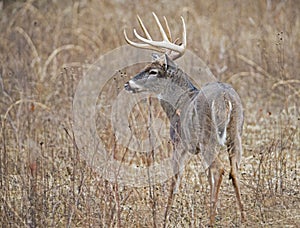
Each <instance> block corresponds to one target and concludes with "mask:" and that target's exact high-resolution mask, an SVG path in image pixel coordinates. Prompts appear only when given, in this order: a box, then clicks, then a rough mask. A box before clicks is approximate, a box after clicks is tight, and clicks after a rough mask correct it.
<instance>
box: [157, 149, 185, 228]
mask: <svg viewBox="0 0 300 228" xmlns="http://www.w3.org/2000/svg"><path fill="white" fill-rule="evenodd" d="M186 158H187V152H185V151H182V150H174V151H173V154H172V166H173V172H174V177H173V178H172V183H171V189H170V194H169V197H168V202H167V207H166V210H165V215H164V226H163V227H165V226H166V220H167V216H168V212H169V209H170V207H171V205H172V203H173V199H174V194H176V193H177V192H178V190H179V186H180V182H181V178H182V174H183V170H184V165H185V160H186Z"/></svg>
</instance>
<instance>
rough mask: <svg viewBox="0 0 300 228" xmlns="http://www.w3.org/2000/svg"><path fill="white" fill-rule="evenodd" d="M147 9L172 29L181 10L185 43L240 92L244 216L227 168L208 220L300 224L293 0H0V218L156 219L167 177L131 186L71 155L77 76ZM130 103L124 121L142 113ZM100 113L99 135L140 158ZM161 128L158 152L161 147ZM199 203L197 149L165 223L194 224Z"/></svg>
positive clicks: (153, 223)
mask: <svg viewBox="0 0 300 228" xmlns="http://www.w3.org/2000/svg"><path fill="white" fill-rule="evenodd" d="M152 11H153V12H156V13H157V15H159V17H162V16H163V15H165V16H166V17H167V18H169V23H170V27H171V30H173V31H174V32H173V34H180V29H181V26H178V25H177V24H176V23H178V22H180V16H181V15H182V16H183V17H184V18H185V21H186V25H187V33H188V49H189V50H191V51H193V52H194V53H195V54H196V55H198V56H199V57H200V58H201V59H202V60H203V61H204V62H205V63H206V64H207V65H208V66H209V68H210V69H211V71H212V72H213V74H214V75H215V76H216V78H218V80H220V81H224V82H228V83H231V84H232V85H233V87H234V88H235V89H236V90H237V92H238V93H239V94H240V96H241V98H242V101H243V105H244V109H245V125H244V132H243V148H244V155H243V159H242V162H241V167H240V173H241V175H240V179H241V190H242V198H243V200H244V203H245V210H246V214H247V222H246V223H245V224H241V222H240V216H239V213H238V211H237V206H236V201H235V197H234V190H233V188H232V186H231V183H230V181H229V180H228V178H227V177H228V175H229V170H228V169H227V170H226V172H225V178H224V183H223V185H222V187H221V193H220V209H219V210H218V220H217V223H216V227H241V226H245V227H299V226H300V190H299V189H300V129H299V126H300V102H299V100H300V75H299V69H300V56H299V49H300V2H299V1H297V0H296V1H291V0H286V1H283V0H281V1H279V0H277V1H271V0H265V1H263V0H261V1H250V0H249V1H233V0H232V1H229V0H228V1H205V0H201V1H188V0H182V1H173V2H172V3H170V2H168V1H161V2H160V1H154V2H153V3H150V2H149V1H125V0H124V1H122V0H116V1H94V0H83V1H76V0H74V1H58V0H57V1H56V0H52V1H37V0H36V1H34V0H28V1H26V2H24V1H0V94H1V96H0V114H1V135H0V143H1V144H0V224H1V225H2V227H161V226H162V224H163V218H164V210H165V207H166V202H167V195H168V190H169V186H170V181H167V182H164V183H161V184H156V185H154V186H145V187H143V188H136V187H130V186H121V185H119V184H118V182H114V183H112V182H110V181H107V180H105V179H104V178H102V176H101V175H99V173H97V172H96V171H95V170H94V169H93V168H91V167H89V166H88V165H87V163H86V162H85V160H84V159H82V157H81V156H80V151H79V150H78V147H77V146H76V140H75V139H74V132H73V130H72V129H73V128H72V126H73V118H72V102H73V98H74V94H75V91H76V87H77V85H78V82H79V81H80V79H81V78H82V77H83V75H84V74H85V73H86V72H87V70H88V68H89V67H90V66H91V65H92V64H93V63H94V62H95V61H96V60H97V59H98V58H99V57H100V56H101V55H103V54H105V53H107V52H108V51H111V50H113V49H115V48H117V47H119V46H121V45H124V44H125V41H124V38H123V29H124V28H127V29H128V31H129V28H132V27H137V22H136V18H135V17H136V14H139V15H140V16H142V18H143V19H144V21H146V22H147V23H150V21H153V18H152V15H151V12H152ZM154 27H155V26H154ZM150 30H151V33H153V34H155V35H157V36H158V34H157V32H156V31H155V28H153V29H152V28H151V29H150ZM115 70H116V72H117V71H118V70H120V69H115ZM125 71H126V70H125ZM116 74H117V76H119V75H118V74H120V75H121V76H122V77H117V78H118V80H115V81H113V80H111V81H109V82H108V84H107V86H106V87H105V91H104V92H106V93H107V92H108V91H110V93H111V94H110V95H108V96H99V100H100V98H101V97H102V98H103V97H104V98H103V99H104V100H105V101H103V102H106V103H105V104H106V105H107V106H108V107H109V105H110V103H109V99H105V98H108V97H109V96H116V94H117V93H118V92H119V91H120V88H122V87H123V84H124V82H126V80H128V78H129V76H130V75H129V76H128V75H126V74H124V75H123V74H122V72H118V73H116ZM99 77H101V75H99ZM141 105H143V104H141ZM152 105H153V107H152V108H153V113H155V112H158V113H161V110H160V109H159V108H157V106H156V105H155V101H153V103H152ZM108 110H110V109H108ZM106 111H107V110H106ZM135 113H136V114H137V115H133V116H131V117H130V120H129V121H131V123H132V124H133V125H134V123H138V122H139V121H142V120H140V119H142V117H141V116H140V115H141V113H140V112H139V111H138V110H136V111H135ZM104 114H105V113H104V112H103V113H102V112H101V109H100V110H99V112H98V114H97V124H98V126H97V129H98V134H99V137H100V138H101V140H103V143H104V144H105V147H106V148H108V149H110V150H112V149H111V148H112V147H113V153H114V156H115V158H116V159H118V160H120V161H123V162H127V163H128V164H130V165H136V164H137V163H139V162H141V160H143V159H144V158H143V157H142V155H140V154H138V153H132V155H131V156H129V157H126V159H128V160H126V159H125V160H122V159H123V158H122V156H123V152H124V148H119V147H114V144H115V142H114V140H115V139H114V134H113V132H112V127H111V126H110V124H109V123H108V122H107V120H106V119H105V118H103V115H104ZM143 115H149V113H147V112H145V113H143ZM161 115H162V116H163V114H161ZM135 130H136V131H138V132H137V133H136V134H139V135H142V134H143V132H142V131H143V130H142V129H138V128H137V129H135ZM167 140H168V139H166V142H165V144H164V146H163V147H162V148H159V149H158V150H159V151H157V153H158V154H159V156H160V154H161V153H165V154H163V155H162V156H170V152H171V147H170V146H168V142H167ZM118 156H121V158H120V157H118ZM159 156H158V157H159ZM130 158H131V159H130ZM152 159H153V158H152ZM225 164H226V167H227V168H228V167H229V165H228V164H227V163H226V162H225ZM139 165H140V164H139ZM208 209H209V185H208V181H207V178H206V174H205V172H203V171H202V169H201V162H200V161H199V157H195V158H194V159H192V160H191V161H190V162H189V164H188V165H187V167H186V169H185V172H184V177H183V180H182V183H181V188H180V192H179V193H178V194H177V195H176V197H175V200H174V202H173V205H172V208H171V210H170V212H169V215H168V219H167V221H166V223H167V226H168V227H204V226H206V225H207V224H208Z"/></svg>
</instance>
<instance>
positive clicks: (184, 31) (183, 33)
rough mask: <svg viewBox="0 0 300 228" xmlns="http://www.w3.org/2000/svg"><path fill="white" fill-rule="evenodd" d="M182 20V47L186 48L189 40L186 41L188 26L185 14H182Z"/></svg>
mask: <svg viewBox="0 0 300 228" xmlns="http://www.w3.org/2000/svg"><path fill="white" fill-rule="evenodd" d="M181 21H182V28H183V31H182V47H183V49H184V50H185V49H186V43H187V41H186V27H185V23H184V18H183V16H181Z"/></svg>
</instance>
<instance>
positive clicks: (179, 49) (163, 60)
mask: <svg viewBox="0 0 300 228" xmlns="http://www.w3.org/2000/svg"><path fill="white" fill-rule="evenodd" d="M152 14H153V16H154V19H155V21H156V24H157V26H158V28H159V30H160V33H161V35H162V38H163V40H162V41H154V40H152V38H151V35H150V34H149V32H148V30H147V29H146V27H145V26H144V24H143V22H142V20H141V19H140V17H139V16H137V18H138V22H139V24H140V26H141V28H142V30H143V32H144V35H145V36H146V38H144V37H142V36H141V35H139V34H138V33H137V31H136V30H135V29H134V30H133V33H134V35H135V37H136V38H137V39H138V40H140V41H141V42H142V43H136V42H133V41H131V40H130V39H129V38H128V37H127V34H126V31H125V30H124V37H125V40H126V41H127V43H128V44H130V45H132V46H134V47H137V48H143V49H150V50H154V51H157V52H162V53H164V54H163V55H162V56H159V55H157V54H153V62H152V63H151V64H149V65H147V66H146V67H145V68H144V70H142V71H141V72H140V73H138V74H137V75H136V76H134V77H133V78H132V79H131V80H130V81H129V82H127V83H126V84H125V89H126V90H127V91H130V92H133V93H137V92H143V91H149V92H154V93H160V92H161V91H162V90H163V89H164V88H166V86H167V84H168V83H170V80H167V79H170V78H171V77H172V75H174V72H176V71H177V65H176V64H175V63H174V62H173V61H174V60H175V59H178V58H179V57H181V56H182V55H183V54H184V52H185V49H186V27H185V23H184V19H183V17H181V20H182V26H183V32H182V43H180V44H177V42H178V39H176V40H175V41H174V42H172V36H171V32H170V28H169V25H168V22H167V19H166V18H165V17H164V21H165V27H166V28H167V32H165V30H164V29H163V26H162V25H161V23H160V21H159V19H158V17H157V16H156V14H155V13H152Z"/></svg>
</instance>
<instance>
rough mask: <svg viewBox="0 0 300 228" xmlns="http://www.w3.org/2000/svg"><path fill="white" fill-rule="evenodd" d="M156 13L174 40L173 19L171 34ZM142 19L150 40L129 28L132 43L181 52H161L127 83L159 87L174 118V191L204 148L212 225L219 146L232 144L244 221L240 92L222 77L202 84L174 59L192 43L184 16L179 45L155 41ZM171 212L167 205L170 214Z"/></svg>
mask: <svg viewBox="0 0 300 228" xmlns="http://www.w3.org/2000/svg"><path fill="white" fill-rule="evenodd" d="M154 17H155V19H156V22H157V24H158V26H159V28H160V30H161V33H162V36H163V37H164V41H166V42H170V41H169V40H170V37H171V35H170V31H169V28H168V25H167V23H166V27H167V29H168V34H166V33H165V32H164V31H163V30H162V26H161V25H160V22H159V21H158V19H157V17H156V15H155V14H154ZM165 21H166V20H165ZM182 21H183V19H182ZM139 22H140V24H141V26H142V28H143V30H144V33H145V35H146V36H147V38H148V40H147V39H144V38H143V39H141V36H139V35H137V33H136V31H135V34H136V36H137V38H139V39H140V40H142V41H143V42H145V43H146V44H137V43H134V42H132V41H130V40H128V38H127V36H126V33H125V38H126V40H127V42H128V43H129V44H131V45H133V46H136V47H141V48H150V49H154V50H157V47H160V48H162V47H163V48H166V49H170V50H172V51H175V52H177V54H175V55H174V53H171V52H170V53H168V54H164V55H163V56H161V57H156V58H155V59H154V61H153V62H152V63H151V64H149V65H148V66H146V67H145V68H144V70H142V71H141V72H140V73H138V74H137V75H136V76H134V77H133V78H132V79H131V80H130V81H128V82H127V83H126V84H125V89H126V90H127V91H130V92H133V93H138V92H151V93H154V94H155V95H156V96H157V97H158V98H159V100H160V104H161V106H162V108H163V110H164V111H165V112H166V115H167V117H168V118H169V121H170V138H171V139H172V143H173V154H172V161H173V170H174V174H175V177H176V178H175V180H173V182H172V191H171V199H172V195H173V193H175V192H176V191H177V190H178V188H179V184H180V178H181V176H182V172H183V168H184V165H185V160H186V158H187V155H188V154H198V153H201V158H202V160H203V164H204V167H205V168H207V169H208V179H209V183H210V186H211V189H210V191H211V192H210V193H211V207H210V225H213V224H214V223H215V215H216V206H217V201H218V194H219V189H220V185H221V182H222V176H223V173H224V169H223V165H222V162H221V161H220V159H219V158H218V153H219V152H218V151H219V148H220V146H224V145H226V146H227V149H228V154H229V160H230V165H231V170H230V178H231V179H232V182H233V186H234V189H235V193H236V198H237V202H238V205H239V209H240V211H241V216H242V221H243V220H244V219H245V215H244V209H243V204H242V201H241V194H240V186H239V179H238V166H239V163H240V159H241V156H242V143H241V135H242V128H243V109H242V104H241V100H240V98H239V96H238V94H237V93H236V92H235V90H234V89H233V88H232V87H231V86H230V85H228V84H226V83H221V82H214V83H209V84H206V85H204V86H203V87H201V89H198V88H196V87H195V86H194V85H193V84H192V82H191V81H190V79H189V77H188V75H186V74H185V73H184V72H183V71H182V70H181V69H180V68H178V66H177V65H176V64H175V63H174V62H173V60H174V59H176V58H178V57H179V56H181V55H182V54H183V52H184V48H185V45H186V38H185V34H186V32H185V25H184V21H183V26H184V32H183V44H182V45H178V48H176V49H175V48H174V47H173V46H174V45H175V44H173V43H172V45H173V46H172V45H170V46H168V45H167V44H165V43H162V44H159V45H158V44H157V43H159V42H154V41H152V39H151V37H150V35H149V33H148V31H147V30H146V28H145V26H144V25H143V23H142V22H141V20H140V19H139ZM146 41H147V42H146ZM153 46H154V47H153ZM166 215H167V210H166V214H165V217H166Z"/></svg>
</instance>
